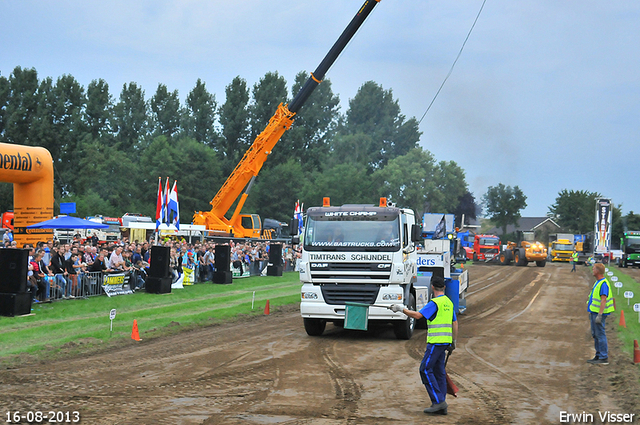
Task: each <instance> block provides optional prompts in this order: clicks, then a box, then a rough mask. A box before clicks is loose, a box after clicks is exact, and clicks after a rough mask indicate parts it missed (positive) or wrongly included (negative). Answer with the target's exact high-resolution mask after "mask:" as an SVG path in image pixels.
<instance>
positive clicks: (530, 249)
mask: <svg viewBox="0 0 640 425" xmlns="http://www.w3.org/2000/svg"><path fill="white" fill-rule="evenodd" d="M512 261H513V262H514V263H515V265H516V266H526V265H528V264H529V263H530V262H532V261H535V263H536V266H538V267H544V266H545V265H546V264H547V248H546V247H545V246H544V245H543V244H541V243H540V242H529V241H522V242H520V245H518V244H517V243H515V242H507V244H506V245H503V247H502V249H501V250H500V255H499V256H498V262H499V263H500V264H501V265H503V266H506V265H509V264H511V262H512Z"/></svg>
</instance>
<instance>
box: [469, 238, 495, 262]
mask: <svg viewBox="0 0 640 425" xmlns="http://www.w3.org/2000/svg"><path fill="white" fill-rule="evenodd" d="M498 254H500V238H499V237H497V236H496V235H475V237H474V241H473V257H472V258H473V261H491V260H493V259H495V258H497V257H498Z"/></svg>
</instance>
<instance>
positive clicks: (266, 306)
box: [264, 300, 269, 314]
mask: <svg viewBox="0 0 640 425" xmlns="http://www.w3.org/2000/svg"><path fill="white" fill-rule="evenodd" d="M264 314H269V300H267V305H265V306H264Z"/></svg>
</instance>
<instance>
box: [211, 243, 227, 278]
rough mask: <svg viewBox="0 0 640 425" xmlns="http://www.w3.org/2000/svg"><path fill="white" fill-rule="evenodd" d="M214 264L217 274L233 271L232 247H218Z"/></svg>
mask: <svg viewBox="0 0 640 425" xmlns="http://www.w3.org/2000/svg"><path fill="white" fill-rule="evenodd" d="M214 263H215V266H216V271H217V272H228V271H230V270H231V247H230V246H229V245H216V250H215V261H214ZM215 283H224V282H215Z"/></svg>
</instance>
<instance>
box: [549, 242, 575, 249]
mask: <svg viewBox="0 0 640 425" xmlns="http://www.w3.org/2000/svg"><path fill="white" fill-rule="evenodd" d="M553 249H555V250H556V251H573V245H571V244H564V243H556V244H553Z"/></svg>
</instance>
